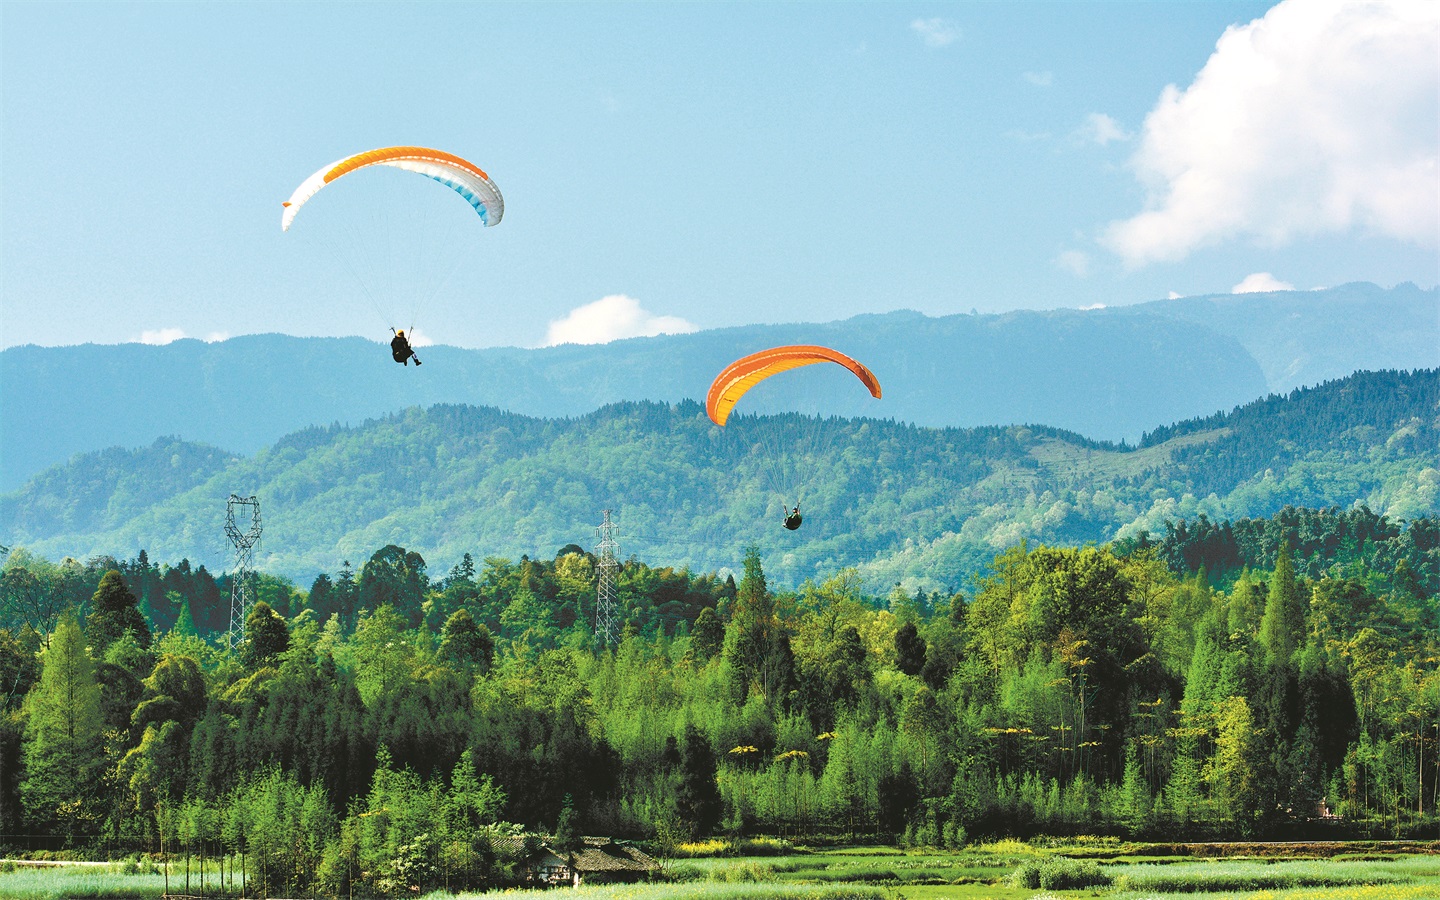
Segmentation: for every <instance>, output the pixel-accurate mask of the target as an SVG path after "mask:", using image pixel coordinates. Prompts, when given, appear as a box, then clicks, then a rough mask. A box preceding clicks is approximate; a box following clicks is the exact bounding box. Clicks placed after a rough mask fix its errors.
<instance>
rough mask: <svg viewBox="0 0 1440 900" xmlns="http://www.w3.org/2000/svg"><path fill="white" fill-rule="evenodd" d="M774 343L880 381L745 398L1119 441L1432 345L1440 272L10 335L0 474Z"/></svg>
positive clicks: (232, 441)
mask: <svg viewBox="0 0 1440 900" xmlns="http://www.w3.org/2000/svg"><path fill="white" fill-rule="evenodd" d="M781 343H824V344H828V345H831V346H835V347H837V348H838V349H842V350H844V351H846V352H849V353H851V354H853V355H855V356H857V357H859V358H861V359H863V360H864V361H865V362H866V363H867V364H868V365H869V366H870V368H871V369H872V370H873V371H875V373H876V374H877V376H878V377H879V378H880V380H881V382H882V384H883V385H884V389H885V398H884V400H883V401H881V402H876V401H874V400H872V399H871V398H870V397H869V396H867V395H866V394H865V392H864V391H857V390H855V389H854V388H855V385H854V384H851V383H847V380H846V379H847V378H848V376H847V375H846V373H844V372H841V371H839V370H836V369H834V368H833V367H813V368H811V369H807V370H802V371H798V372H795V373H792V375H791V377H790V378H788V379H787V380H786V382H785V383H784V384H783V385H762V386H761V387H760V388H758V389H757V390H756V391H754V392H753V393H752V395H751V396H750V397H747V400H746V407H747V411H749V412H761V413H763V412H780V411H784V410H794V411H799V412H805V413H819V414H824V415H840V416H870V417H875V418H887V419H894V420H896V421H901V422H911V423H915V424H919V425H927V426H973V425H991V424H996V425H1008V424H1024V423H1029V424H1042V425H1048V426H1052V427H1056V428H1061V429H1066V430H1070V431H1075V432H1077V433H1079V434H1082V435H1085V436H1087V437H1091V438H1094V439H1098V440H1112V441H1120V440H1127V441H1130V442H1134V441H1136V440H1138V439H1139V437H1140V435H1141V434H1142V433H1143V432H1144V431H1145V430H1147V429H1152V428H1155V427H1158V426H1162V425H1166V424H1169V423H1173V422H1177V421H1180V420H1182V419H1186V418H1191V417H1195V416H1205V415H1209V414H1211V413H1214V412H1216V411H1222V410H1228V409H1230V408H1232V407H1234V406H1235V405H1237V404H1241V403H1245V402H1248V401H1250V400H1253V399H1254V398H1256V397H1259V396H1263V395H1264V394H1266V393H1267V392H1280V391H1286V390H1289V389H1290V388H1292V387H1296V386H1300V385H1305V384H1316V383H1319V382H1320V381H1323V380H1326V379H1332V378H1338V377H1342V376H1344V375H1348V374H1349V373H1350V372H1353V371H1356V370H1358V369H1389V368H1395V369H1409V368H1420V367H1426V366H1433V365H1436V364H1437V363H1440V292H1437V290H1436V289H1433V288H1432V289H1429V290H1421V289H1419V288H1417V287H1415V286H1414V285H1409V284H1406V285H1400V286H1398V287H1395V288H1391V289H1382V288H1379V287H1376V286H1375V285H1370V284H1351V285H1345V286H1342V287H1338V288H1332V289H1328V290H1322V291H1286V292H1277V293H1271V294H1243V295H1218V296H1209V297H1192V298H1183V299H1179V300H1166V301H1156V302H1153V303H1146V304H1140V305H1137V306H1128V307H1116V308H1111V309H1096V310H1088V311H1078V310H1052V311H1041V312H1014V313H1007V314H1003V315H983V316H981V315H955V316H946V317H940V318H932V317H927V316H923V315H921V314H919V313H913V312H895V313H887V314H879V315H867V316H858V317H856V318H853V319H848V320H845V321H842V322H831V323H825V324H794V325H754V326H746V327H740V328H729V329H719V330H712V331H704V332H698V333H694V334H685V335H667V336H661V337H653V338H636V339H631V340H625V341H617V342H614V343H611V344H605V345H594V346H578V345H565V346H560V347H549V348H543V349H532V350H526V349H515V348H499V349H486V350H464V349H460V348H455V347H446V346H436V347H429V348H425V349H424V350H423V357H424V359H425V361H426V365H425V366H424V367H423V368H421V369H405V370H401V369H398V368H397V367H396V366H395V365H394V364H393V363H392V362H391V361H390V360H389V354H388V351H387V350H386V349H385V348H384V347H383V346H382V345H378V344H376V343H372V342H370V341H367V340H364V339H361V338H295V337H287V336H283V335H251V336H246V337H238V338H232V339H230V340H227V341H223V342H218V343H213V344H206V343H202V342H200V341H195V340H182V341H176V342H174V343H171V344H167V345H164V346H148V345H141V344H121V345H94V344H87V345H83V346H75V347H53V348H45V347H36V346H28V345H27V346H23V347H12V348H9V349H6V350H5V351H3V352H0V380H3V384H4V395H3V403H4V409H3V414H4V415H5V417H6V422H7V427H6V428H4V429H3V431H0V490H14V489H16V488H18V487H19V486H20V485H21V484H23V483H24V482H25V481H26V480H27V479H28V478H30V477H31V476H33V475H35V474H36V473H37V472H39V471H41V470H42V469H44V468H45V467H47V466H50V465H54V464H56V463H59V462H63V461H64V460H67V459H69V458H70V457H71V456H72V455H73V454H75V453H80V452H85V451H92V450H99V449H102V448H105V447H111V446H118V447H122V448H134V447H144V446H148V445H149V444H150V443H151V442H153V441H154V440H155V439H156V438H157V437H160V436H178V437H180V438H183V439H185V440H190V441H198V442H203V443H207V444H212V445H214V446H216V447H219V448H222V449H224V450H227V451H231V452H238V453H253V452H255V451H256V450H258V449H260V448H261V447H264V446H266V445H267V444H269V443H271V442H273V441H275V440H277V439H279V438H280V437H281V436H283V435H285V434H288V433H290V432H292V431H295V430H296V429H300V428H304V427H306V426H308V425H316V424H319V425H328V424H330V423H336V422H338V423H342V424H345V423H349V424H359V423H360V422H362V421H364V420H365V419H367V418H372V417H376V416H382V415H385V414H387V413H391V412H394V411H396V410H399V409H403V408H406V407H409V406H416V405H419V406H428V405H431V404H434V403H466V404H474V405H487V406H494V407H497V408H500V409H505V410H510V411H513V412H518V413H524V414H527V415H535V416H548V417H554V416H578V415H584V414H586V413H589V412H591V411H593V410H595V409H597V408H599V407H601V406H603V405H605V404H607V403H614V402H619V401H625V400H657V401H662V402H669V403H673V402H678V401H680V400H683V399H687V398H688V399H701V398H703V397H704V393H705V389H706V387H707V386H708V385H709V382H710V379H711V377H713V375H714V373H715V372H717V371H718V370H719V369H720V368H721V367H722V366H723V365H724V364H725V363H727V362H729V361H730V360H732V359H734V358H736V357H737V356H740V355H742V354H745V353H749V352H752V351H754V350H756V349H760V348H762V347H765V346H770V345H774V344H781ZM22 420H23V422H24V425H23V426H18V425H16V424H14V423H16V422H17V421H22Z"/></svg>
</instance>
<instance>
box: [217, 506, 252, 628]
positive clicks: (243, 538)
mask: <svg viewBox="0 0 1440 900" xmlns="http://www.w3.org/2000/svg"><path fill="white" fill-rule="evenodd" d="M236 509H240V510H245V509H249V510H250V527H249V528H247V529H246V530H244V531H241V530H240V526H239V525H237V524H236V522H235V510H236ZM225 536H226V537H228V538H229V539H230V543H231V544H234V545H235V574H234V575H233V576H231V581H230V630H229V631H228V632H226V633H225V640H226V641H227V642H228V643H229V644H230V646H231V647H235V646H238V645H239V644H240V641H242V640H244V638H245V617H246V616H248V615H249V614H250V607H251V606H253V605H254V604H255V586H254V584H252V583H251V577H250V576H251V574H252V571H253V569H254V568H255V565H254V563H255V555H254V553H253V551H254V549H255V545H256V544H258V543H259V542H260V501H259V500H256V499H255V498H254V497H241V496H238V495H236V494H231V495H230V499H229V500H226V501H225Z"/></svg>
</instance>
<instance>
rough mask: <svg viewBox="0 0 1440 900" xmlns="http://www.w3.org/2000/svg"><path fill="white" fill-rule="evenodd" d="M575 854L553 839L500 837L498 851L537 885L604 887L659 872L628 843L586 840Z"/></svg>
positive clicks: (643, 855)
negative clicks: (611, 883)
mask: <svg viewBox="0 0 1440 900" xmlns="http://www.w3.org/2000/svg"><path fill="white" fill-rule="evenodd" d="M580 840H581V844H580V846H579V847H577V848H576V849H574V850H573V851H568V852H567V851H565V850H561V849H560V848H558V847H556V846H555V843H554V838H551V837H543V836H542V837H533V836H532V837H531V838H529V839H527V838H523V837H509V838H500V839H499V840H496V841H494V842H493V846H494V848H495V851H496V852H497V853H499V854H500V855H502V856H509V857H510V858H511V859H514V860H515V861H516V869H517V871H519V872H521V873H523V874H524V876H525V878H526V880H527V881H529V882H530V883H531V884H535V885H560V884H571V885H575V886H576V887H579V886H580V885H581V884H603V883H606V882H614V881H642V880H644V879H645V878H648V877H649V876H650V875H651V874H652V873H654V872H657V871H659V869H660V864H659V863H657V862H656V861H655V860H654V859H653V858H652V857H651V856H650V855H649V854H647V853H646V852H645V851H643V850H641V849H640V848H639V847H636V846H635V845H633V844H630V843H628V842H622V841H616V840H612V839H610V838H606V837H588V836H587V837H584V838H581V839H580Z"/></svg>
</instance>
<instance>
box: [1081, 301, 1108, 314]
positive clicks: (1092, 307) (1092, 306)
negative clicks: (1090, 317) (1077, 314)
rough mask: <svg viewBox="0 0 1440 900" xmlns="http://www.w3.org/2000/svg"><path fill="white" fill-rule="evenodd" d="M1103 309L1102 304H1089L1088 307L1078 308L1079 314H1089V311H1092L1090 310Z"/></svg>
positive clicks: (1103, 305)
mask: <svg viewBox="0 0 1440 900" xmlns="http://www.w3.org/2000/svg"><path fill="white" fill-rule="evenodd" d="M1104 308H1105V304H1103V303H1092V304H1090V305H1089V306H1082V307H1080V311H1081V312H1089V311H1090V310H1092V309H1104Z"/></svg>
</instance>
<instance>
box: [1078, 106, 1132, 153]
mask: <svg viewBox="0 0 1440 900" xmlns="http://www.w3.org/2000/svg"><path fill="white" fill-rule="evenodd" d="M1075 136H1076V137H1077V138H1079V139H1080V140H1081V141H1083V142H1084V143H1087V144H1099V145H1100V146H1102V147H1105V146H1108V145H1109V144H1110V143H1111V142H1113V141H1128V140H1130V138H1131V134H1130V132H1128V131H1126V130H1125V129H1123V128H1121V127H1120V123H1119V122H1117V121H1115V120H1114V119H1112V118H1110V117H1109V116H1107V115H1105V114H1104V113H1091V114H1090V115H1088V116H1086V117H1085V123H1084V124H1083V125H1081V126H1080V127H1079V128H1077V129H1075Z"/></svg>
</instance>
